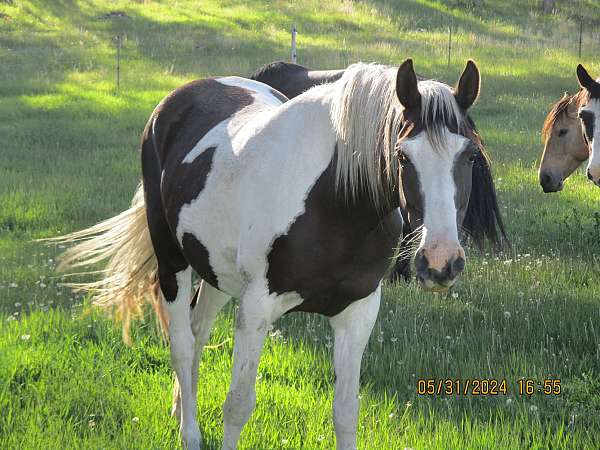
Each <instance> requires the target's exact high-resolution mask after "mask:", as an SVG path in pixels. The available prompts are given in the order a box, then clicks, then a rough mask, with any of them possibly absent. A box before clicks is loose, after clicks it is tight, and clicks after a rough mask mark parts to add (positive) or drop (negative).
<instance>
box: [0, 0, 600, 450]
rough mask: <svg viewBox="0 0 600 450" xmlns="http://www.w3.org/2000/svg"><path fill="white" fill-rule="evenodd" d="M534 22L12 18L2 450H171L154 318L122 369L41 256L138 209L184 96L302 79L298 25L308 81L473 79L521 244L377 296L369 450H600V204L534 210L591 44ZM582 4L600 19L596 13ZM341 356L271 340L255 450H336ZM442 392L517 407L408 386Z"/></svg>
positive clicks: (93, 13)
mask: <svg viewBox="0 0 600 450" xmlns="http://www.w3.org/2000/svg"><path fill="white" fill-rule="evenodd" d="M538 3H539V2H537V1H533V0H527V1H517V0H510V1H491V0H484V1H483V6H482V7H481V8H478V9H473V8H467V7H466V6H465V5H469V4H471V2H468V1H464V2H460V1H449V2H443V3H442V2H436V1H430V0H406V1H398V2H392V1H371V2H368V1H364V2H322V1H317V0H301V1H296V2H289V3H288V2H283V1H278V0H273V1H266V0H264V1H256V2H253V3H252V4H251V5H252V6H247V5H245V2H241V1H222V2H217V1H211V0H207V1H204V0H203V1H202V2H196V1H191V0H190V1H183V0H181V1H164V2H158V1H156V2H154V1H146V2H141V1H138V2H125V1H108V0H106V1H91V0H87V1H75V0H62V1H58V0H57V1H55V2H44V1H33V0H23V1H16V0H5V1H3V2H0V411H1V412H0V448H2V449H17V448H19V449H38V448H43V449H65V448H90V449H98V448H173V447H178V446H179V445H180V444H179V440H178V436H177V426H176V423H175V421H174V420H171V419H170V418H169V410H170V401H171V399H170V390H171V383H172V375H171V368H170V361H169V356H168V349H167V348H166V347H165V346H164V345H163V344H162V343H161V341H160V338H159V336H158V334H157V332H156V328H155V325H154V322H153V320H152V318H151V317H150V316H148V318H147V320H146V321H144V322H141V323H137V324H136V325H135V327H134V328H135V330H134V345H133V346H132V347H126V346H125V345H124V344H123V343H122V342H121V334H120V328H119V326H118V325H116V324H114V323H113V322H112V321H110V320H108V319H106V318H105V317H103V316H101V315H99V314H98V313H95V312H89V311H87V308H86V305H87V304H88V303H89V299H84V298H82V297H81V296H78V295H74V294H73V293H71V292H69V291H68V290H67V289H65V288H63V287H61V286H60V284H59V283H60V279H58V278H56V274H55V272H54V267H55V259H56V256H57V254H58V253H59V252H60V251H61V249H60V248H54V247H47V246H43V245H40V244H37V243H34V242H33V240H34V239H36V238H41V237H47V236H54V235H57V234H59V233H64V232H67V231H71V230H75V229H79V228H82V227H84V226H87V225H90V224H93V223H95V222H97V221H99V220H101V219H104V218H107V217H110V216H112V215H114V214H116V213H118V212H120V211H122V210H123V209H125V208H126V207H127V205H128V203H129V201H130V199H131V196H132V194H133V191H134V188H135V186H136V184H137V182H138V179H139V174H140V170H139V162H138V153H137V145H138V142H139V136H140V133H141V130H142V128H143V126H144V124H145V121H146V119H147V117H148V115H149V114H150V112H151V111H152V109H153V107H154V106H155V104H156V103H157V102H158V101H159V100H160V99H161V98H162V97H163V96H164V95H165V94H167V93H168V92H169V91H170V90H171V89H173V88H175V87H176V86H178V85H180V84H182V83H183V82H185V81H188V80H191V79H195V78H200V77H203V76H209V75H229V74H240V75H247V74H249V73H251V72H252V71H253V70H254V69H256V68H257V67H259V66H260V65H262V64H264V63H266V62H269V61H272V60H276V59H287V58H288V53H289V31H288V30H289V28H290V25H291V24H292V22H295V23H296V25H297V27H298V29H299V35H298V45H299V51H298V54H299V62H300V63H302V64H305V65H308V66H311V67H315V68H339V67H345V66H346V65H348V64H349V63H352V62H355V61H358V60H363V61H379V62H383V63H389V64H399V63H400V62H401V61H403V60H404V58H406V57H408V56H412V57H413V58H414V60H415V65H416V69H417V71H419V72H420V73H424V74H428V75H431V76H434V77H436V78H439V79H442V80H445V81H448V82H451V83H454V81H455V80H456V79H457V77H458V75H459V73H460V71H461V70H462V67H463V65H464V62H465V60H466V59H467V58H474V59H475V60H476V61H477V62H478V63H479V66H480V68H481V71H482V96H481V98H480V100H479V103H478V104H477V105H476V106H475V107H474V109H473V117H474V119H475V121H476V123H477V125H478V127H479V129H480V131H481V133H482V135H483V137H484V139H485V141H486V144H487V147H488V150H489V152H490V154H491V155H492V158H493V161H494V174H495V180H496V185H497V189H498V195H499V197H500V202H501V208H502V211H503V213H504V218H505V221H506V224H507V226H508V232H509V237H510V244H509V245H507V246H506V248H505V249H504V250H503V251H502V252H491V250H489V249H488V250H487V251H484V252H479V251H477V250H475V249H471V250H469V252H468V267H467V271H466V273H465V274H464V275H463V277H462V279H461V282H460V284H459V286H457V288H456V289H455V290H454V291H453V293H452V294H451V295H435V294H431V293H424V292H422V291H420V290H419V289H418V288H417V287H416V286H414V285H405V284H398V285H386V286H385V289H384V302H383V305H382V309H381V312H380V316H379V319H378V322H377V324H376V326H375V330H374V332H373V336H372V338H371V342H370V344H369V347H368V350H367V352H366V354H365V357H364V360H363V373H362V388H361V417H360V424H359V446H360V448H365V449H403V448H405V447H408V448H413V449H429V448H440V449H441V448H448V449H450V448H451V449H455V448H472V449H488V448H503V449H516V448H536V449H545V448H553V449H558V448H573V449H581V448H590V449H592V448H599V446H600V258H599V257H598V255H599V254H600V211H599V209H598V206H597V205H598V200H599V199H600V191H599V190H598V189H597V188H594V187H593V186H592V185H591V184H590V183H587V182H585V180H584V176H583V173H582V172H581V171H579V172H577V173H575V174H574V175H573V177H572V179H570V180H569V181H568V182H567V184H566V187H565V191H564V192H562V193H560V194H558V195H547V194H543V193H542V192H541V189H540V187H539V186H538V184H537V173H536V167H537V163H538V161H539V153H540V150H541V144H540V134H539V130H540V128H541V124H542V121H543V119H544V116H545V113H546V112H547V110H548V107H549V105H550V103H551V102H553V101H554V100H556V99H557V98H558V97H559V96H560V95H561V94H562V92H563V91H565V90H571V91H574V90H575V89H576V87H577V86H576V81H575V75H574V73H575V65H576V64H577V62H579V61H580V59H579V58H578V57H577V32H578V26H577V25H576V24H574V23H573V22H571V21H570V20H569V19H568V16H569V15H570V14H572V13H573V8H574V7H573V6H572V5H571V4H570V5H569V8H571V9H569V10H566V9H565V10H564V11H562V12H561V13H560V14H559V15H557V16H553V17H541V16H540V15H539V14H537V13H536V12H535V10H536V8H537V7H538ZM558 3H559V4H561V3H564V2H560V1H559V2H558ZM579 4H580V5H583V7H585V8H586V12H587V14H588V16H589V17H592V18H595V19H596V20H598V19H600V7H599V6H597V5H596V2H592V1H583V2H580V3H579ZM448 5H449V6H448ZM110 12H123V13H124V14H125V15H126V16H124V17H119V16H118V15H114V14H113V15H108V16H107V14H108V13H110ZM449 23H453V24H454V27H455V28H454V37H453V52H452V59H451V63H450V67H447V66H446V63H447V61H446V51H447V26H448V24H449ZM116 35H122V36H123V49H122V61H121V83H120V90H119V92H116V89H115V39H114V38H115V36H116ZM583 44H584V45H583V55H582V58H581V62H583V63H585V64H586V66H587V68H588V69H589V70H590V72H591V73H592V75H594V76H598V75H600V58H598V55H599V54H600V38H599V36H598V35H597V34H596V35H591V34H590V33H587V34H586V35H585V36H584V42H583ZM234 313H235V307H234V306H231V307H230V308H229V309H227V310H226V311H225V312H224V313H223V314H222V315H221V316H220V318H219V320H218V323H217V327H216V329H215V332H214V334H213V337H212V338H211V344H213V345H216V344H220V343H222V344H223V345H220V346H217V347H216V348H212V349H210V350H207V351H206V352H205V356H204V360H203V368H202V369H201V376H200V383H201V387H200V399H199V421H200V427H201V430H202V432H203V435H204V439H205V442H206V444H207V446H208V448H219V442H220V439H221V436H222V425H221V420H222V414H221V405H222V402H223V401H224V398H225V394H226V390H227V386H228V382H229V379H230V368H231V351H232V341H231V340H230V338H231V337H232V334H233V333H232V320H233V316H234ZM330 347H331V333H330V331H329V328H328V325H327V323H326V321H325V320H323V319H322V318H320V317H316V316H309V315H300V314H296V315H290V316H286V317H284V318H283V319H282V320H280V321H279V322H278V323H276V326H275V329H274V330H273V332H272V333H271V334H270V337H269V339H268V343H267V347H266V349H265V353H264V356H263V359H262V361H261V365H260V368H259V380H258V384H257V397H258V405H257V409H256V411H255V413H254V415H253V416H252V418H251V420H250V422H249V423H248V425H247V426H246V428H245V430H244V432H243V434H242V440H241V446H240V448H243V449H283V448H289V449H300V448H305V449H330V448H333V447H334V435H333V427H332V419H331V407H330V405H331V400H332V394H333V371H332V368H331V364H330V350H331V349H330ZM431 377H434V378H453V379H454V378H461V379H466V378H496V379H501V378H505V379H507V381H508V391H509V392H508V394H507V395H500V396H479V397H478V396H458V397H456V396H451V397H444V396H440V397H436V396H422V395H417V393H416V385H417V379H419V378H431ZM522 377H525V378H533V379H535V380H543V379H554V378H559V379H561V382H562V393H561V394H560V395H558V396H545V395H543V394H540V393H536V394H534V395H532V396H521V395H519V393H518V390H517V380H518V379H520V378H522Z"/></svg>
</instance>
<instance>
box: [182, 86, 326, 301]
mask: <svg viewBox="0 0 600 450" xmlns="http://www.w3.org/2000/svg"><path fill="white" fill-rule="evenodd" d="M244 81H248V80H244ZM257 84H259V85H260V84H261V83H257ZM311 92H312V94H311ZM325 92H327V91H326V90H325V91H323V90H320V89H318V88H316V89H314V90H312V91H310V92H308V93H305V94H304V95H302V96H300V97H297V98H296V99H294V100H293V101H290V102H286V103H285V104H283V105H281V103H280V102H279V105H277V106H270V105H269V102H268V101H263V99H264V95H263V94H262V93H257V94H256V96H255V103H253V104H252V105H251V107H252V108H253V111H252V114H248V115H246V113H245V111H244V110H242V111H241V112H240V113H237V114H236V115H235V116H234V117H233V118H231V119H227V120H226V121H224V122H222V123H221V124H219V125H217V126H216V127H215V128H213V129H212V130H211V131H210V132H209V133H207V135H206V136H205V137H203V138H202V139H201V140H200V142H198V144H196V146H195V147H194V149H192V151H191V152H190V155H188V156H187V157H186V158H185V161H186V162H189V161H193V158H194V157H195V156H197V155H199V154H200V153H201V152H202V151H203V150H204V149H206V148H208V147H211V146H215V147H216V148H217V150H216V151H215V152H214V155H213V161H212V168H211V170H210V172H209V174H208V176H207V179H206V182H205V186H204V189H203V190H202V192H201V193H200V194H199V196H198V197H197V198H196V199H194V200H192V201H191V202H190V203H188V204H186V205H184V206H183V207H182V208H181V211H180V213H179V222H178V225H177V230H176V234H177V237H178V239H179V240H180V242H181V239H182V237H183V234H184V233H191V234H192V235H194V236H195V237H196V239H198V240H199V241H200V242H201V243H202V245H204V247H205V248H206V249H207V251H208V253H209V255H210V261H209V263H210V265H211V267H212V269H213V271H214V273H215V275H216V276H217V280H218V282H219V287H220V288H221V289H222V290H223V291H224V292H227V293H228V294H230V295H232V296H234V297H239V296H240V294H241V292H242V290H243V289H244V286H245V285H246V284H247V283H248V282H249V281H250V280H252V279H256V278H263V279H264V278H265V277H266V270H267V267H268V262H267V256H268V254H269V251H270V249H271V245H272V242H273V240H274V239H275V238H276V237H277V236H279V235H282V234H284V233H286V232H287V230H288V229H289V227H290V226H291V225H292V223H293V222H294V221H295V219H296V217H298V216H299V215H300V214H302V213H303V212H304V208H305V199H306V197H307V195H308V193H309V192H310V189H311V188H312V187H313V185H314V183H315V182H316V180H317V179H318V178H319V176H320V175H321V174H322V173H323V172H324V171H325V169H326V168H327V166H328V165H329V163H330V162H331V159H332V157H333V152H334V149H335V134H334V133H333V131H332V125H331V120H330V116H329V111H330V100H329V97H328V96H327V95H324V93H325ZM269 95H271V94H269ZM241 115H243V116H244V120H243V121H242V120H241V119H240V116H241ZM232 121H236V122H237V124H238V125H236V126H232V123H231V122H232ZM298 124H302V126H298ZM306 130H311V131H310V133H307V132H306ZM290 143H293V146H292V145H290ZM265 282H266V281H265Z"/></svg>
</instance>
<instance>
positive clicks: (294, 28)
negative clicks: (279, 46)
mask: <svg viewBox="0 0 600 450" xmlns="http://www.w3.org/2000/svg"><path fill="white" fill-rule="evenodd" d="M297 56H298V55H297V53H296V24H292V62H293V63H294V64H296V60H297Z"/></svg>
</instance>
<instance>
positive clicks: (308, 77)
mask: <svg viewBox="0 0 600 450" xmlns="http://www.w3.org/2000/svg"><path fill="white" fill-rule="evenodd" d="M343 73H344V71H343V70H322V71H321V70H311V69H308V68H307V67H304V66H300V65H298V64H293V63H288V62H285V61H275V62H272V63H270V64H267V65H266V66H263V67H261V68H260V69H258V70H257V71H256V72H254V73H253V74H252V75H250V79H251V80H256V81H260V82H261V83H265V84H268V85H269V86H271V87H273V88H275V89H277V90H278V91H279V92H281V93H283V94H284V95H285V96H287V97H288V98H294V97H297V96H298V95H300V94H302V93H303V92H305V91H307V90H309V89H310V88H311V87H313V86H317V85H319V84H326V83H332V82H334V81H337V80H339V79H340V78H341V77H342V75H343Z"/></svg>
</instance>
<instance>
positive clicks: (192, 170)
mask: <svg viewBox="0 0 600 450" xmlns="http://www.w3.org/2000/svg"><path fill="white" fill-rule="evenodd" d="M216 149H217V147H208V148H207V149H205V150H203V151H202V152H200V154H198V156H196V157H195V158H194V160H193V161H192V162H189V163H188V162H184V163H181V164H180V165H179V166H178V167H177V168H176V170H175V171H174V173H173V181H172V182H171V183H169V191H168V193H169V196H168V201H167V203H166V205H167V213H168V219H169V223H172V224H176V223H177V219H178V216H179V211H180V210H181V206H183V205H185V204H188V203H190V202H191V201H192V200H195V199H196V198H198V195H200V192H202V190H203V189H204V186H205V185H206V179H207V178H208V174H209V173H210V169H212V162H213V157H214V155H215V150H216ZM190 180H193V183H191V182H190Z"/></svg>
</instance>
